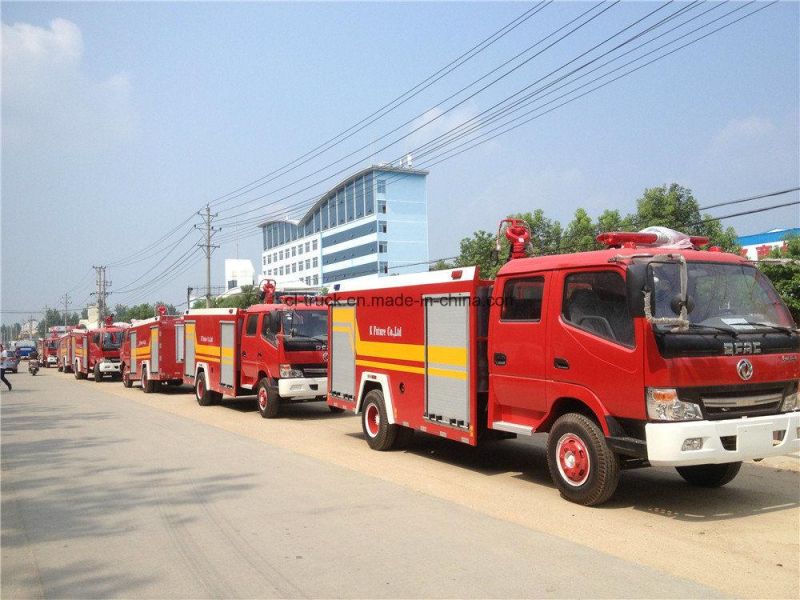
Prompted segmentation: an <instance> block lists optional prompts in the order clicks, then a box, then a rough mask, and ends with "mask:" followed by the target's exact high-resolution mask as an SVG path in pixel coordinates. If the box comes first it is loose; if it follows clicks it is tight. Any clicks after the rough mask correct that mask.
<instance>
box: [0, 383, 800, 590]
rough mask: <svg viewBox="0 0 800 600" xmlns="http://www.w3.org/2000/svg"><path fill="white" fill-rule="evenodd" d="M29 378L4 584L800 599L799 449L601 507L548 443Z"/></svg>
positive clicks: (637, 484)
mask: <svg viewBox="0 0 800 600" xmlns="http://www.w3.org/2000/svg"><path fill="white" fill-rule="evenodd" d="M12 377H14V379H13V383H14V385H15V388H14V391H13V392H12V393H10V394H3V395H2V399H1V401H2V597H3V598H36V597H48V598H70V597H72V598H89V597H91V598H95V597H103V598H106V597H125V598H152V597H158V598H190V597H191V598H207V597H292V598H294V597H409V598H417V597H481V598H484V597H486V598H489V597H492V598H510V597H575V596H583V597H586V596H590V597H687V596H691V597H698V596H703V597H713V596H726V595H727V596H750V597H769V596H771V597H797V595H798V592H800V590H798V547H799V546H798V534H799V532H798V500H800V478H799V477H798V470H797V460H796V458H785V459H778V460H777V461H773V463H772V464H770V465H765V464H764V463H762V464H761V465H746V468H745V469H743V473H742V475H740V478H739V479H737V480H736V481H734V482H733V484H731V486H730V487H729V488H724V489H721V490H714V491H711V492H708V491H702V490H696V489H692V488H689V487H688V486H686V485H684V484H683V483H682V481H681V480H680V479H679V478H678V477H677V476H676V475H674V474H673V473H672V472H671V471H669V470H654V469H651V470H644V471H637V472H629V473H626V474H625V476H624V479H623V483H622V486H621V488H620V491H619V494H618V497H617V498H616V499H615V500H614V501H612V502H611V503H609V504H608V505H607V506H605V507H603V508H597V509H588V508H583V507H578V506H575V505H572V504H569V503H567V502H565V501H563V500H561V499H560V498H559V497H558V494H557V492H556V491H555V489H554V488H553V487H552V485H551V484H550V483H549V481H548V479H547V471H546V466H545V461H544V455H543V451H542V448H541V444H540V443H538V442H535V443H531V442H530V441H513V442H503V443H500V444H495V445H493V446H491V447H487V448H485V449H483V450H474V449H471V448H468V447H465V446H461V445H458V444H453V443H451V442H447V441H446V440H439V439H434V438H426V437H425V436H419V437H418V438H417V439H416V440H415V442H414V443H413V445H412V447H411V448H410V449H409V451H407V452H392V453H377V452H373V451H370V450H369V449H368V448H367V446H366V444H365V442H364V441H363V438H362V435H361V430H360V424H359V421H358V419H357V418H355V417H353V416H348V415H331V414H329V413H328V411H327V409H326V408H325V407H324V405H320V404H316V405H305V406H298V407H292V408H291V409H290V410H289V411H287V414H286V416H285V417H284V418H283V419H280V420H275V421H265V420H263V419H261V418H260V417H259V416H258V414H257V413H256V412H255V411H254V404H253V402H252V401H234V402H231V403H228V404H227V405H225V406H215V407H208V408H201V407H199V406H197V404H196V403H195V402H194V399H193V397H192V396H191V394H190V393H186V392H187V391H188V390H183V391H181V390H170V393H169V394H152V395H145V394H143V393H142V392H141V390H139V389H138V388H134V389H131V390H126V389H124V388H123V387H122V386H121V384H119V383H117V382H104V383H101V384H95V383H93V382H92V381H91V380H89V381H84V382H77V381H75V380H74V379H73V378H72V377H71V376H68V375H62V374H59V373H57V372H55V371H53V370H43V371H41V372H40V374H39V375H38V376H36V377H30V376H29V375H27V374H23V373H22V372H21V373H20V374H19V375H16V376H12ZM765 462H766V461H765Z"/></svg>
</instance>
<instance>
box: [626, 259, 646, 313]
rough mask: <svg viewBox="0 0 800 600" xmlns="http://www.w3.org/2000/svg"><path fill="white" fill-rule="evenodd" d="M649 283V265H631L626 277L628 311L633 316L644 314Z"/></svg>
mask: <svg viewBox="0 0 800 600" xmlns="http://www.w3.org/2000/svg"><path fill="white" fill-rule="evenodd" d="M646 285H647V265H629V266H628V271H627V273H626V278H625V287H626V295H627V296H628V311H629V312H630V313H631V316H632V317H643V316H644V288H645V286H646Z"/></svg>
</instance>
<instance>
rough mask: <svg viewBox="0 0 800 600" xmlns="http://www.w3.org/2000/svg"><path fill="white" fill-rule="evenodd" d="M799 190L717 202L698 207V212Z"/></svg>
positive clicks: (799, 188) (798, 188)
mask: <svg viewBox="0 0 800 600" xmlns="http://www.w3.org/2000/svg"><path fill="white" fill-rule="evenodd" d="M798 190H800V187H793V188H789V189H787V190H781V191H780V192H770V193H769V194H760V195H758V196H750V197H749V198H741V199H739V200H731V201H730V202H718V203H717V204H709V205H708V206H702V207H700V210H710V209H712V208H717V207H718V206H728V205H730V204H741V203H742V202H750V201H751V200H761V199H762V198H772V197H773V196H782V195H784V194H790V193H792V192H796V191H798Z"/></svg>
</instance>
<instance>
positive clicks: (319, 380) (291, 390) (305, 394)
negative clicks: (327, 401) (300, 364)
mask: <svg viewBox="0 0 800 600" xmlns="http://www.w3.org/2000/svg"><path fill="white" fill-rule="evenodd" d="M327 394H328V378H327V377H298V378H296V379H279V380H278V395H279V396H280V397H281V398H287V399H297V400H301V399H304V398H315V397H317V396H326V395H327Z"/></svg>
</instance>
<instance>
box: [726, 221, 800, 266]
mask: <svg viewBox="0 0 800 600" xmlns="http://www.w3.org/2000/svg"><path fill="white" fill-rule="evenodd" d="M792 236H800V227H793V228H791V229H771V230H770V231H766V232H764V233H756V234H753V235H743V236H741V237H739V238H738V239H737V240H736V241H737V242H738V244H739V245H740V246H741V247H742V256H744V257H746V258H748V259H750V260H759V259H762V258H766V257H767V256H768V255H769V253H770V252H771V251H772V250H773V249H774V248H785V247H786V240H787V239H788V238H789V237H792Z"/></svg>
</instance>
